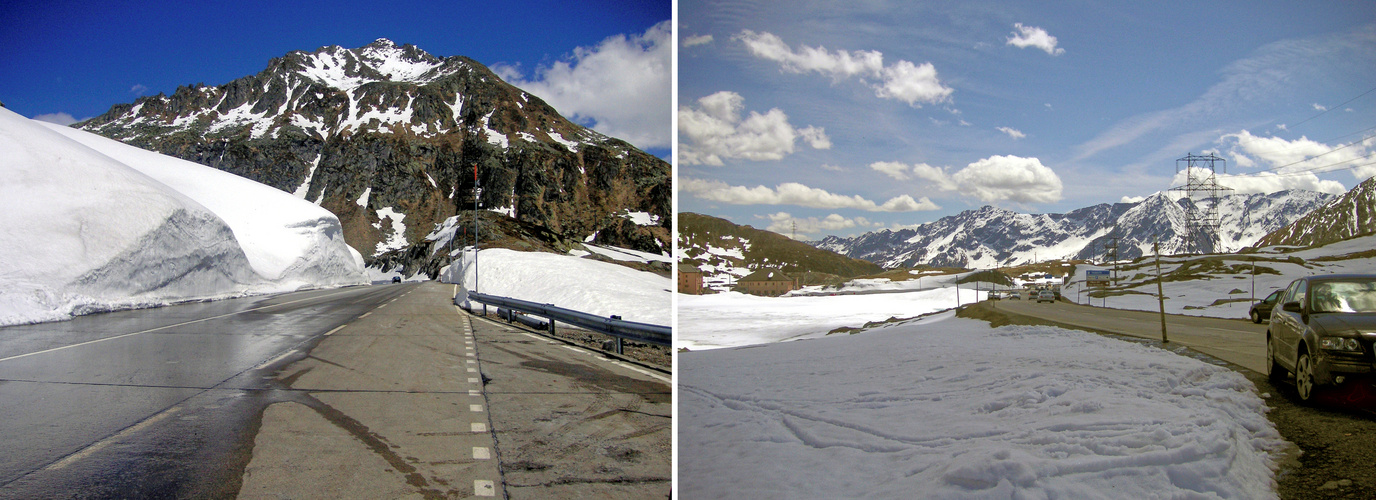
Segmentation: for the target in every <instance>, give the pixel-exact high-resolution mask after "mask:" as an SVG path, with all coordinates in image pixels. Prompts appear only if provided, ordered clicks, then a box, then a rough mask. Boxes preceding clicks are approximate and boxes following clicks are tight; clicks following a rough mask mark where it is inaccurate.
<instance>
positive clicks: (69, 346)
mask: <svg viewBox="0 0 1376 500" xmlns="http://www.w3.org/2000/svg"><path fill="white" fill-rule="evenodd" d="M351 291H352V290H347V291H343V292H339V293H332V294H328V295H322V296H319V297H310V298H306V299H301V300H293V301H291V302H283V303H281V304H273V305H270V306H263V307H255V308H253V309H244V310H242V311H238V312H232V313H229V314H221V315H219V316H211V317H209V318H201V319H195V320H191V321H187V322H185V323H177V324H175V325H167V326H160V327H157V328H150V329H148V330H144V331H141V332H134V333H126V334H124V335H116V336H114V337H105V338H103V339H95V340H89V341H86V342H81V343H77V344H72V345H65V346H62V347H54V348H52V349H44V350H42V351H34V352H31V353H28V354H19V355H15V356H10V357H8V358H0V363H3V362H5V361H9V360H11V359H19V358H24V357H28V356H33V355H35V354H45V353H50V352H53V351H61V350H63V349H71V348H73V347H81V346H84V345H90V344H96V343H100V342H106V341H110V340H116V339H122V338H125V337H133V336H135V335H139V334H143V333H152V332H156V331H161V330H166V329H168V328H176V327H179V326H186V325H190V324H195V323H201V322H205V321H210V320H214V319H220V318H225V317H229V316H234V315H236V314H243V313H246V312H253V311H258V310H262V309H267V308H269V307H277V306H285V305H287V304H295V303H297V302H305V301H307V300H315V299H321V298H325V297H333V296H335V295H339V294H343V293H349V292H351Z"/></svg>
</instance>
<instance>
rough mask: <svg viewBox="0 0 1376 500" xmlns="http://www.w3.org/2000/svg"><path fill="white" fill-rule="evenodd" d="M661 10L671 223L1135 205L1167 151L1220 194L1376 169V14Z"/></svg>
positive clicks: (1216, 8) (1338, 185) (879, 221)
mask: <svg viewBox="0 0 1376 500" xmlns="http://www.w3.org/2000/svg"><path fill="white" fill-rule="evenodd" d="M678 9H679V17H678V23H679V86H678V110H677V115H678V120H679V126H678V127H679V128H678V130H679V137H678V145H679V178H678V182H679V184H678V189H679V201H678V203H679V209H680V210H681V211H691V212H701V213H707V214H712V215H717V216H723V217H726V218H728V219H731V220H733V221H735V222H737V223H742V224H750V225H754V226H756V227H761V228H772V229H774V230H777V231H780V232H784V233H788V232H790V230H791V228H792V227H793V224H794V223H796V225H797V230H798V232H799V234H798V237H799V238H808V239H815V238H820V237H821V236H823V235H826V234H838V235H853V234H859V233H862V232H865V231H870V230H876V229H880V228H885V227H896V226H902V225H910V224H916V223H921V222H927V221H931V220H935V219H937V218H940V217H942V216H946V215H952V214H955V213H958V212H960V211H962V210H967V209H973V208H978V207H980V206H983V205H994V206H999V207H1003V208H1008V209H1012V210H1016V211H1022V212H1031V213H1057V212H1065V211H1069V210H1073V209H1075V208H1080V207H1084V206H1089V205H1093V204H1097V203H1112V202H1119V201H1121V200H1124V199H1125V198H1126V199H1132V198H1135V197H1141V196H1145V195H1149V194H1151V193H1153V192H1156V191H1160V190H1163V189H1167V188H1169V187H1171V186H1173V185H1179V184H1181V181H1182V179H1176V178H1174V177H1176V174H1177V172H1176V162H1175V160H1176V159H1177V158H1180V157H1183V156H1185V155H1186V154H1187V153H1195V154H1199V153H1202V152H1214V153H1217V154H1218V155H1220V156H1221V157H1223V158H1224V159H1226V160H1227V164H1226V169H1227V170H1226V171H1227V174H1228V175H1226V176H1220V182H1221V183H1224V184H1225V185H1228V186H1230V187H1234V188H1235V189H1237V190H1238V191H1239V192H1273V191H1276V190H1280V189H1287V188H1307V189H1315V190H1324V191H1329V192H1341V191H1342V190H1345V189H1347V188H1350V187H1352V186H1353V185H1355V184H1356V182H1359V181H1360V180H1361V179H1365V178H1367V177H1370V176H1372V175H1376V158H1374V157H1373V156H1372V153H1373V152H1376V138H1373V136H1376V91H1373V90H1376V2H1371V1H1357V2H1352V1H1320V2H1281V1H1263V2H1244V3H1239V2H1197V1H1163V2H1116V1H1113V2H1098V1H1076V2H1054V3H1049V2H980V1H975V2H940V3H932V2H898V1H867V0H859V1H850V2H820V1H813V2H807V1H804V2H786V3H776V2H768V1H760V2H749V1H717V0H681V1H680V2H679V6H678ZM1368 91H1372V92H1370V93H1367V92H1368ZM1359 96H1360V97H1359ZM1354 97H1355V98H1356V99H1353V98H1354ZM1349 100H1351V102H1346V101H1349ZM1353 141H1358V143H1357V144H1355V145H1353V146H1348V147H1343V146H1344V145H1346V144H1348V143H1351V142H1353ZM1317 155H1323V156H1319V157H1317V158H1314V159H1311V160H1308V161H1305V160H1306V159H1307V158H1311V157H1314V156H1317ZM1296 162H1299V163H1296ZM1330 165H1332V166H1330ZM1354 166H1355V167H1357V168H1344V167H1354ZM1315 169H1318V170H1321V171H1323V170H1333V169H1338V170H1333V171H1324V172H1320V173H1317V174H1316V173H1311V172H1309V171H1312V170H1315ZM1278 174H1279V175H1278Z"/></svg>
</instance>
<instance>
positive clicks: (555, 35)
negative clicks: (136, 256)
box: [0, 0, 672, 157]
mask: <svg viewBox="0 0 1376 500" xmlns="http://www.w3.org/2000/svg"><path fill="white" fill-rule="evenodd" d="M671 18H672V5H671V3H670V1H669V0H653V1H646V0H623V1H612V0H603V1H579V2H566V1H554V0H545V1H528V2H435V1H392V2H362V1H347V0H345V1H337V0H332V1H328V2H320V1H292V2H257V1H232V2H231V1H220V0H209V1H193V2H185V1H175V2H174V1H157V2H147V1H145V2H114V1H73V0H54V1H44V2H3V5H0V45H2V46H3V47H4V50H0V102H3V103H4V104H5V106H6V107H8V108H9V109H10V110H12V111H15V112H17V113H19V114H22V115H24V116H28V117H31V118H32V117H35V116H40V115H49V117H50V118H51V119H55V120H59V121H61V120H62V116H63V115H61V114H65V115H66V116H68V117H71V118H76V119H83V118H88V117H91V116H95V115H99V114H101V113H104V112H105V111H107V110H109V108H110V106H111V105H114V104H119V103H126V102H133V100H134V99H136V98H138V97H139V96H141V95H152V94H157V93H159V92H164V93H168V94H170V93H172V91H174V90H176V88H177V86H179V85H186V84H193V83H198V82H203V83H206V84H208V85H221V84H224V83H227V82H229V81H231V80H234V79H236V78H240V77H243V76H248V75H252V74H255V73H258V72H260V71H262V70H263V69H264V68H266V67H267V64H268V61H269V60H270V59H272V58H274V57H280V56H282V55H285V54H286V53H288V52H291V51H293V50H305V51H313V50H315V49H317V48H319V47H322V46H326V45H340V46H343V47H347V48H354V47H361V46H363V45H367V44H368V43H370V42H372V41H373V40H375V39H377V38H388V39H390V40H392V41H394V42H396V43H398V44H407V43H409V44H412V45H415V46H417V47H419V48H421V49H422V50H425V51H427V52H429V53H431V54H434V55H436V56H441V57H443V56H453V55H462V56H467V57H470V58H473V59H475V60H477V61H479V62H481V63H483V64H486V65H488V66H489V67H493V68H494V69H500V70H501V74H502V75H503V77H505V78H508V79H517V80H519V81H520V82H521V83H522V84H524V85H522V87H523V88H526V90H528V91H531V92H532V93H535V94H536V95H540V96H541V97H542V98H544V99H545V100H546V101H547V102H549V103H550V104H552V105H554V106H555V107H556V109H559V110H560V112H561V113H564V114H565V115H567V116H577V117H578V121H579V122H580V123H583V124H585V125H587V124H596V125H597V127H595V128H597V129H598V130H600V131H603V132H605V133H609V134H610V135H614V136H617V137H622V138H624V139H627V140H628V141H630V142H632V143H633V144H636V145H637V146H640V147H641V148H643V149H647V150H648V151H649V152H651V153H652V154H655V155H657V156H661V157H668V156H669V151H670V147H671V145H672V139H671V137H672V127H671V125H670V120H671V118H672V104H671V94H670V92H671V91H670V88H671V82H672V80H671V76H672V75H671V73H670V54H671V52H672V44H671V42H670V40H671V36H670V28H671V26H670V20H671ZM661 23H663V24H661ZM657 25H659V27H658V29H656V26H657ZM583 66H586V69H584V70H582V71H580V70H579V68H580V67H583ZM609 74H618V75H628V76H624V77H622V78H619V79H616V80H612V79H610V78H609V77H608V76H607V75H609ZM589 89H591V90H592V91H587V90H589ZM542 92H543V93H542ZM601 93H615V94H616V95H617V96H618V99H619V100H618V101H612V100H611V99H599V98H596V96H595V95H594V94H601ZM554 94H557V95H554ZM590 96H591V97H590ZM627 102H630V103H632V104H634V106H628V105H627ZM628 108H629V109H628Z"/></svg>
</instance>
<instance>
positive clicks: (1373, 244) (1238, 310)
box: [1061, 236, 1376, 318]
mask: <svg viewBox="0 0 1376 500" xmlns="http://www.w3.org/2000/svg"><path fill="white" fill-rule="evenodd" d="M1372 249H1376V236H1365V237H1361V238H1354V239H1351V240H1347V241H1342V242H1338V243H1333V244H1331V245H1326V246H1322V247H1317V248H1311V249H1307V250H1299V251H1294V252H1289V253H1281V252H1280V251H1279V249H1276V248H1265V249H1262V251H1260V252H1258V253H1256V254H1236V255H1224V256H1219V255H1213V256H1205V257H1202V258H1211V259H1217V258H1219V257H1223V258H1224V259H1225V261H1224V263H1225V264H1226V265H1228V266H1231V267H1232V271H1229V272H1214V273H1209V276H1210V277H1211V278H1212V279H1198V280H1192V281H1175V282H1172V281H1165V282H1163V283H1162V289H1163V291H1164V295H1165V296H1166V303H1165V306H1166V312H1167V313H1171V314H1187V315H1193V316H1209V317H1217V318H1246V317H1247V311H1248V308H1249V307H1250V306H1251V303H1250V301H1249V300H1247V299H1249V298H1251V297H1253V292H1252V287H1253V276H1252V274H1251V271H1250V270H1251V262H1250V261H1249V259H1250V258H1251V257H1253V256H1255V257H1256V258H1257V259H1259V260H1258V261H1257V263H1256V264H1257V266H1258V268H1270V269H1273V270H1275V271H1276V272H1279V273H1280V274H1271V273H1268V272H1266V271H1265V270H1262V271H1261V272H1259V273H1258V274H1257V275H1256V281H1255V283H1256V284H1255V287H1256V292H1255V297H1256V299H1257V300H1261V299H1263V298H1265V297H1266V295H1267V294H1270V293H1271V292H1272V291H1275V290H1277V289H1280V288H1284V287H1285V286H1286V285H1289V284H1290V282H1291V281H1294V280H1295V279H1298V278H1302V277H1304V276H1310V275H1315V274H1335V273H1364V274H1370V273H1376V257H1358V258H1341V259H1337V260H1324V261H1317V260H1316V259H1333V258H1335V257H1342V256H1347V255H1350V254H1354V253H1357V252H1365V251H1370V250H1372ZM1291 257H1295V258H1298V259H1297V260H1299V261H1300V262H1288V261H1286V259H1289V258H1291ZM1196 259H1197V258H1194V257H1183V256H1182V257H1175V256H1171V257H1162V258H1161V271H1162V273H1163V274H1165V275H1169V274H1170V272H1171V271H1172V270H1175V269H1177V268H1179V267H1180V266H1181V265H1184V264H1185V263H1188V262H1190V261H1192V260H1196ZM1272 260H1275V261H1272ZM1145 262H1146V266H1145V267H1141V268H1139V269H1132V270H1130V271H1127V272H1120V273H1119V275H1120V276H1121V277H1123V278H1125V280H1127V281H1128V282H1132V283H1138V284H1137V285H1136V286H1133V287H1131V288H1130V290H1131V291H1134V292H1137V293H1131V294H1128V295H1118V296H1112V297H1107V299H1105V298H1095V299H1093V305H1096V306H1098V305H1103V304H1107V307H1112V308H1117V309H1134V310H1141V311H1156V310H1158V308H1159V306H1158V304H1157V301H1156V281H1155V280H1154V277H1155V276H1156V267H1155V264H1154V261H1153V260H1151V259H1150V258H1148V260H1146V261H1145ZM1089 269H1111V268H1109V267H1093V266H1080V267H1078V268H1076V270H1075V275H1074V276H1073V277H1072V278H1071V280H1070V282H1069V283H1068V284H1067V285H1066V286H1065V287H1064V288H1062V290H1061V291H1062V295H1063V296H1065V297H1066V298H1067V299H1068V300H1070V301H1072V302H1080V303H1089V302H1090V300H1091V299H1090V298H1089V292H1090V289H1088V288H1084V287H1083V283H1084V279H1085V271H1086V270H1089ZM1233 271H1235V272H1233ZM1139 274H1145V276H1143V277H1141V278H1138V279H1134V277H1136V276H1137V275H1139ZM1229 299H1241V300H1237V301H1231V302H1230V301H1228V300H1229ZM1220 301H1222V302H1220ZM1216 302H1219V303H1218V304H1217V305H1215V303H1216Z"/></svg>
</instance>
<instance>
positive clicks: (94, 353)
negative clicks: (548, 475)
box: [0, 285, 414, 498]
mask: <svg viewBox="0 0 1376 500" xmlns="http://www.w3.org/2000/svg"><path fill="white" fill-rule="evenodd" d="M412 286H414V285H380V286H365V287H354V288H345V289H334V290H316V291H308V292H296V293H290V294H283V295H277V296H271V297H251V298H243V299H232V300H224V301H216V302H203V303H191V304H182V305H176V306H169V307H163V308H157V309H144V310H136V311H120V312H112V313H104V314H96V315H90V316H82V317H78V318H75V319H73V320H71V321H65V322H58V323H44V324H37V325H22V326H13V327H5V328H0V498H51V497H67V496H71V495H72V494H74V493H75V492H81V494H80V495H79V496H83V497H92V498H100V497H147V496H156V497H174V498H175V497H181V498H191V497H198V498H203V497H220V496H233V494H234V492H235V491H237V489H238V481H239V478H238V475H239V474H240V473H241V472H242V468H243V464H244V463H246V462H247V459H248V456H247V454H248V452H249V450H250V449H251V445H252V439H253V436H254V434H255V433H256V429H257V425H258V422H257V419H258V418H260V415H261V411H262V408H263V407H264V406H265V405H267V404H269V403H271V402H273V401H274V400H277V399H281V398H291V397H293V396H292V395H290V394H288V393H286V392H285V391H277V390H274V389H275V388H274V387H272V386H271V384H272V382H271V380H272V378H273V377H272V373H273V371H274V370H275V369H276V368H277V367H280V366H284V365H285V364H287V363H290V362H291V361H292V360H293V359H295V358H298V357H300V356H303V355H304V353H305V352H308V351H309V348H310V347H312V346H313V345H314V343H316V342H318V341H319V340H320V339H321V338H322V335H323V334H324V333H325V332H328V331H330V330H331V329H334V328H335V327H337V326H340V325H343V324H345V323H347V322H349V321H351V320H353V319H354V318H356V317H358V316H359V315H361V314H363V313H365V312H367V311H369V310H371V309H373V308H375V307H376V306H378V305H379V304H381V303H383V302H385V301H387V300H390V299H392V298H394V297H396V296H398V295H400V294H402V293H404V292H406V291H407V290H408V289H410V288H411V287H412ZM289 352H290V353H292V354H290V355H287V356H285V357H282V355H283V354H284V353H289ZM269 362H271V363H269Z"/></svg>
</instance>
